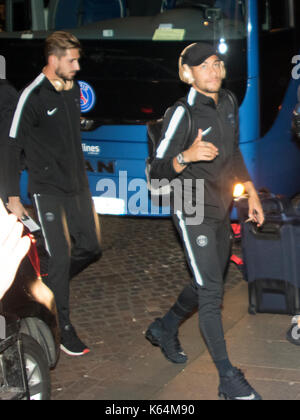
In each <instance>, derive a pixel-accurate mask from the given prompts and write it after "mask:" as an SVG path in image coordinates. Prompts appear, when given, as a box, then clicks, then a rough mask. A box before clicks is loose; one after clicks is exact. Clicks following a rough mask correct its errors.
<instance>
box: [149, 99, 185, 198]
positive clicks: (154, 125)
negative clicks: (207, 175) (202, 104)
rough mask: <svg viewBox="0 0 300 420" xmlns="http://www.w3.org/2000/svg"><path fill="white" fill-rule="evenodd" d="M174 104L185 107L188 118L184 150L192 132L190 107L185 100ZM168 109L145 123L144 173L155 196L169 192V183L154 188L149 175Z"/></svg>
mask: <svg viewBox="0 0 300 420" xmlns="http://www.w3.org/2000/svg"><path fill="white" fill-rule="evenodd" d="M175 105H177V106H183V107H184V108H185V111H186V115H187V119H188V128H187V130H186V134H185V137H184V141H183V143H182V145H183V147H182V150H184V149H185V146H186V145H187V143H188V141H189V139H190V136H191V132H192V114H191V109H190V106H189V105H188V104H187V103H186V102H183V101H182V100H179V101H177V102H176V104H175ZM168 111H170V108H168V109H167V110H166V112H165V115H164V116H163V117H162V118H159V119H158V120H154V121H149V122H148V123H147V135H148V140H149V156H148V158H147V159H146V169H145V173H146V178H147V187H148V190H149V191H150V192H151V194H152V195H156V196H157V195H168V194H170V192H171V186H170V183H167V184H166V185H163V186H160V187H158V188H155V187H154V186H153V185H151V177H150V170H151V163H152V162H153V160H154V159H155V156H156V150H157V148H158V146H159V144H160V140H161V135H162V128H163V124H164V119H165V117H166V115H167V114H168Z"/></svg>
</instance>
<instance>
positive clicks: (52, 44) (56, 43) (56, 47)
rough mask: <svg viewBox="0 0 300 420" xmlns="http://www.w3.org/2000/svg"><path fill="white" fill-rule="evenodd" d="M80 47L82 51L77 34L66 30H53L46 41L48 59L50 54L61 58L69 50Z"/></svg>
mask: <svg viewBox="0 0 300 420" xmlns="http://www.w3.org/2000/svg"><path fill="white" fill-rule="evenodd" d="M73 48H75V49H78V50H79V52H81V44H80V42H79V40H78V39H77V38H76V36H75V35H73V34H71V33H69V32H64V31H56V32H53V34H51V35H50V36H48V38H47V39H46V41H45V57H46V60H47V61H48V58H49V57H50V55H55V56H56V57H58V58H61V57H63V56H65V55H66V54H67V50H70V49H73Z"/></svg>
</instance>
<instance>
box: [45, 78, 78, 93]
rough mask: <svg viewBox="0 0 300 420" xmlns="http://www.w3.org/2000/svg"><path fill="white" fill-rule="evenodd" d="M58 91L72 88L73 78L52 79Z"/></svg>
mask: <svg viewBox="0 0 300 420" xmlns="http://www.w3.org/2000/svg"><path fill="white" fill-rule="evenodd" d="M50 82H51V83H52V85H53V86H54V88H55V90H56V91H57V92H62V91H63V90H70V89H72V87H73V84H74V82H73V80H66V81H65V82H64V81H63V80H61V79H53V80H50Z"/></svg>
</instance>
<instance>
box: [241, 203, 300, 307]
mask: <svg viewBox="0 0 300 420" xmlns="http://www.w3.org/2000/svg"><path fill="white" fill-rule="evenodd" d="M261 201H262V205H263V208H264V211H265V216H266V221H265V224H264V226H263V227H261V228H258V227H257V226H256V225H255V224H254V223H251V222H250V223H245V220H246V219H247V217H248V207H247V203H248V202H247V200H246V201H244V202H240V203H238V214H239V218H240V221H241V226H242V254H243V259H244V274H245V278H246V280H247V282H248V289H249V313H250V314H253V315H254V314H256V313H257V312H259V313H274V314H289V315H296V314H300V216H298V215H297V214H296V213H295V212H294V211H293V208H292V207H291V205H290V202H289V200H288V199H286V198H285V197H274V196H267V197H266V196H263V197H261Z"/></svg>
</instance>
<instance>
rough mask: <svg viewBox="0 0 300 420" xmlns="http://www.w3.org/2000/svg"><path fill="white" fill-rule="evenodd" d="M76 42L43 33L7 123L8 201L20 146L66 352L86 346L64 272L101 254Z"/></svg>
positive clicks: (17, 210)
mask: <svg viewBox="0 0 300 420" xmlns="http://www.w3.org/2000/svg"><path fill="white" fill-rule="evenodd" d="M80 51H81V48H80V43H79V41H78V40H77V39H76V38H75V37H74V36H73V35H71V34H69V33H66V32H62V31H59V32H55V33H53V34H52V35H51V36H50V37H48V39H47V40H46V58H47V65H46V67H45V68H44V69H43V72H42V73H41V74H40V75H39V76H38V77H37V78H36V79H35V80H34V81H33V82H32V83H31V84H30V85H29V86H28V87H27V88H26V89H25V90H24V91H23V92H22V94H21V96H20V99H19V102H18V105H17V108H16V111H15V115H14V119H13V122H12V126H11V129H10V150H11V153H10V162H9V171H8V179H10V182H9V184H8V193H9V203H8V208H9V209H10V210H11V211H12V212H13V213H14V214H15V215H16V216H17V217H19V218H20V219H21V218H22V217H23V216H24V215H27V212H26V210H25V209H24V207H23V206H22V204H21V202H20V198H19V196H20V193H19V170H18V169H19V167H20V154H21V152H24V154H25V162H26V167H27V169H28V176H29V182H28V190H29V193H30V195H31V197H32V199H33V202H34V205H35V208H36V211H37V214H38V218H39V222H40V225H41V229H42V233H43V236H44V240H45V246H46V249H47V251H48V254H49V257H50V258H49V269H48V277H47V279H46V280H45V282H46V284H47V285H48V286H49V288H50V289H51V290H52V291H53V293H54V296H55V300H56V305H57V310H58V317H59V323H60V328H61V348H62V350H64V351H65V352H66V353H67V354H69V355H74V356H80V355H83V354H86V353H88V352H89V349H88V348H87V346H86V345H85V344H84V343H82V342H81V340H80V339H79V338H78V337H77V334H76V332H75V329H74V328H73V326H72V324H71V321H70V313H69V312H70V311H69V280H70V278H72V277H73V276H75V275H76V274H78V273H80V272H81V271H82V270H83V269H85V268H86V267H87V266H88V265H89V264H90V263H92V262H94V261H96V260H97V259H99V258H100V256H101V249H100V234H99V225H98V223H99V222H98V219H97V216H96V214H95V211H94V207H93V203H92V198H91V195H90V192H89V186H88V180H87V175H86V171H85V162H84V158H83V153H82V146H81V135H80V88H79V86H78V84H77V83H76V82H75V81H74V80H73V79H74V76H75V75H76V72H77V71H78V70H79V68H80V67H79V58H80Z"/></svg>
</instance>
